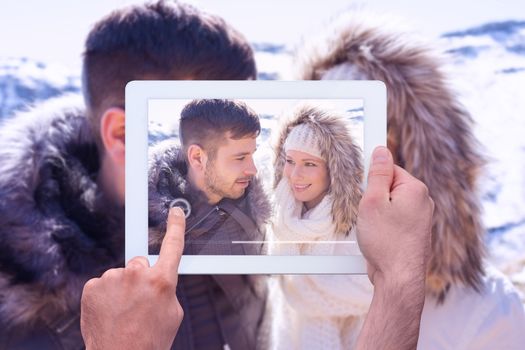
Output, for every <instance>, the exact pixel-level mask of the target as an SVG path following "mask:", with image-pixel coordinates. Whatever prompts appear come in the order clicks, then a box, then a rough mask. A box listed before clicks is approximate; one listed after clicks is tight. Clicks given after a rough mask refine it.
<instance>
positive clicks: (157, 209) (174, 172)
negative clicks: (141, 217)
mask: <svg viewBox="0 0 525 350" xmlns="http://www.w3.org/2000/svg"><path fill="white" fill-rule="evenodd" d="M148 169H149V171H148V188H149V190H148V192H149V199H148V203H149V204H148V207H149V220H150V227H151V228H150V247H155V246H158V245H159V244H160V243H161V240H162V238H163V237H164V233H165V228H166V218H167V217H168V212H169V209H170V203H171V202H172V201H173V200H174V199H176V198H184V199H186V200H187V201H188V202H189V203H190V204H191V207H192V213H193V215H191V216H190V217H189V218H188V220H187V223H186V227H191V226H192V223H193V222H194V221H198V220H199V219H200V217H201V216H202V214H203V211H206V210H208V209H204V210H203V208H209V207H211V206H210V205H209V204H208V203H207V199H206V197H205V195H204V193H202V192H200V191H197V190H196V189H194V188H192V187H191V186H190V185H189V183H188V181H187V179H186V175H187V166H186V163H185V161H184V158H183V155H182V152H181V149H180V146H179V144H178V143H177V142H175V141H173V140H166V141H163V142H160V143H159V144H157V145H155V146H154V147H152V148H151V149H150V152H149V162H148ZM245 199H246V200H245V201H244V202H245V203H247V212H246V214H247V215H248V216H249V217H250V218H251V219H252V220H254V223H255V225H256V226H257V227H258V228H259V229H260V230H261V231H262V232H264V231H265V226H266V224H267V223H268V222H269V220H270V216H271V206H270V202H269V200H268V195H267V194H266V193H265V191H264V189H263V186H262V183H261V182H260V180H259V179H258V178H254V179H253V180H252V181H251V183H250V185H249V187H248V188H247V193H246V198H245ZM195 208H197V212H196V210H195ZM260 239H262V238H260Z"/></svg>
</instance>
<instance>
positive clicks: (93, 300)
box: [80, 208, 186, 350]
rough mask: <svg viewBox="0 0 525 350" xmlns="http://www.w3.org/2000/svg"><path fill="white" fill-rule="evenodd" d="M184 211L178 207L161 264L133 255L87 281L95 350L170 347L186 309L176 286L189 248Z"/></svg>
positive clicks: (84, 317)
mask: <svg viewBox="0 0 525 350" xmlns="http://www.w3.org/2000/svg"><path fill="white" fill-rule="evenodd" d="M185 225H186V224H185V219H184V213H183V211H182V210H181V209H180V208H172V209H171V210H170V213H169V216H168V225H167V232H166V236H165V237H164V240H163V242H162V246H161V249H160V254H159V259H158V261H157V263H156V264H155V265H154V266H153V267H151V268H150V266H149V262H148V260H147V259H146V258H145V257H135V258H133V259H131V260H130V261H129V263H128V265H127V266H126V267H125V268H118V269H110V270H108V271H106V272H105V273H104V274H103V275H102V277H100V278H94V279H91V280H89V281H88V282H87V283H86V285H85V286H84V291H83V293H82V304H81V319H80V326H81V330H82V336H83V338H84V341H85V343H86V348H87V349H89V350H95V349H169V348H170V347H171V344H172V343H173V340H174V338H175V335H176V334H177V330H178V329H179V326H180V323H181V321H182V316H183V311H182V307H181V306H180V304H179V302H178V300H177V296H176V295H175V289H176V287H177V280H178V273H177V270H178V267H179V262H180V258H181V255H182V251H183V247H184V229H185Z"/></svg>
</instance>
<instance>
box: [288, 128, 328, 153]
mask: <svg viewBox="0 0 525 350" xmlns="http://www.w3.org/2000/svg"><path fill="white" fill-rule="evenodd" d="M289 150H294V151H300V152H305V153H308V154H311V155H313V156H316V157H318V158H321V159H324V157H323V156H322V154H321V150H320V149H319V141H318V138H317V135H316V134H315V132H314V131H313V130H312V128H311V127H310V126H308V125H307V124H299V125H297V126H295V127H294V128H293V129H292V131H290V133H289V134H288V136H287V137H286V141H285V142H284V151H285V152H287V151H289Z"/></svg>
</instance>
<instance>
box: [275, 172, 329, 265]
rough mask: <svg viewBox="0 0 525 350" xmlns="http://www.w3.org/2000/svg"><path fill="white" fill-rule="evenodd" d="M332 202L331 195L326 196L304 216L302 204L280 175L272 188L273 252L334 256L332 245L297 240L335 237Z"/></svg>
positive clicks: (320, 239) (277, 253)
mask: <svg viewBox="0 0 525 350" xmlns="http://www.w3.org/2000/svg"><path fill="white" fill-rule="evenodd" d="M332 203H333V201H332V197H331V196H330V195H325V196H324V198H323V199H322V200H321V202H320V203H319V204H318V205H316V206H315V207H314V208H312V209H310V210H309V211H307V212H306V213H304V215H303V214H302V211H303V203H302V202H300V201H298V200H297V199H295V197H294V195H293V192H292V188H291V186H290V183H289V181H288V179H286V178H285V177H283V178H282V179H281V181H280V182H279V184H278V185H277V188H276V189H275V218H274V222H273V233H274V240H275V243H274V244H273V245H272V250H271V251H272V254H275V255H333V254H334V248H335V244H315V243H298V242H303V241H310V242H311V241H335V240H337V236H336V234H335V224H334V222H333V219H332ZM287 242H290V243H287ZM292 242H294V243H292ZM295 242H297V243H295Z"/></svg>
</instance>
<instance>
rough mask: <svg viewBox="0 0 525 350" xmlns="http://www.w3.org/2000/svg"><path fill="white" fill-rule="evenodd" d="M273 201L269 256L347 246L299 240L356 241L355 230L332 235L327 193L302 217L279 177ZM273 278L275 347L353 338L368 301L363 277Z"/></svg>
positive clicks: (337, 345)
mask: <svg viewBox="0 0 525 350" xmlns="http://www.w3.org/2000/svg"><path fill="white" fill-rule="evenodd" d="M274 200H275V208H276V211H275V216H274V220H273V235H274V241H275V242H274V243H273V244H272V249H271V254H274V255H345V254H348V253H346V252H347V251H348V248H346V247H347V246H348V245H347V244H342V245H338V244H336V243H334V244H317V243H313V242H311V243H300V242H302V241H343V240H350V239H352V238H353V239H355V234H354V233H353V232H352V234H351V235H350V236H349V237H347V236H345V235H344V234H336V233H335V224H334V222H333V218H332V203H333V199H332V197H331V196H330V195H326V196H325V197H324V198H323V199H322V201H321V202H320V203H319V204H318V205H317V206H315V207H314V208H312V209H311V210H309V211H307V212H306V213H304V214H303V215H301V212H302V209H303V203H302V202H300V201H298V200H296V199H295V197H294V196H293V192H292V189H291V187H290V184H289V181H288V180H287V179H286V178H283V179H281V181H280V182H279V184H278V185H277V188H276V190H275V194H274ZM282 241H293V242H297V241H299V242H297V243H290V244H288V243H286V244H282V243H280V242H282ZM336 248H337V249H336ZM277 281H278V286H279V287H278V288H277V289H276V290H275V291H274V294H275V296H274V299H273V300H274V302H275V305H274V307H275V309H274V312H276V314H274V316H275V317H276V319H279V322H278V324H279V325H277V326H276V327H277V328H274V330H273V337H274V341H275V342H276V343H277V344H278V345H277V348H278V349H284V348H288V349H314V348H332V349H343V348H348V347H350V346H351V345H350V344H353V343H354V342H355V339H357V334H358V333H359V329H360V328H361V322H362V320H363V317H364V314H365V313H366V312H367V310H368V307H369V305H370V302H371V299H372V293H373V289H372V285H371V284H370V282H369V281H368V277H367V276H351V275H345V276H337V275H283V276H279V277H278V278H277ZM343 320H345V321H344V322H343ZM321 326H322V327H321ZM329 334H330V335H329ZM292 339H295V340H292ZM290 341H291V342H292V343H289V342H290ZM327 344H330V345H327Z"/></svg>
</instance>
